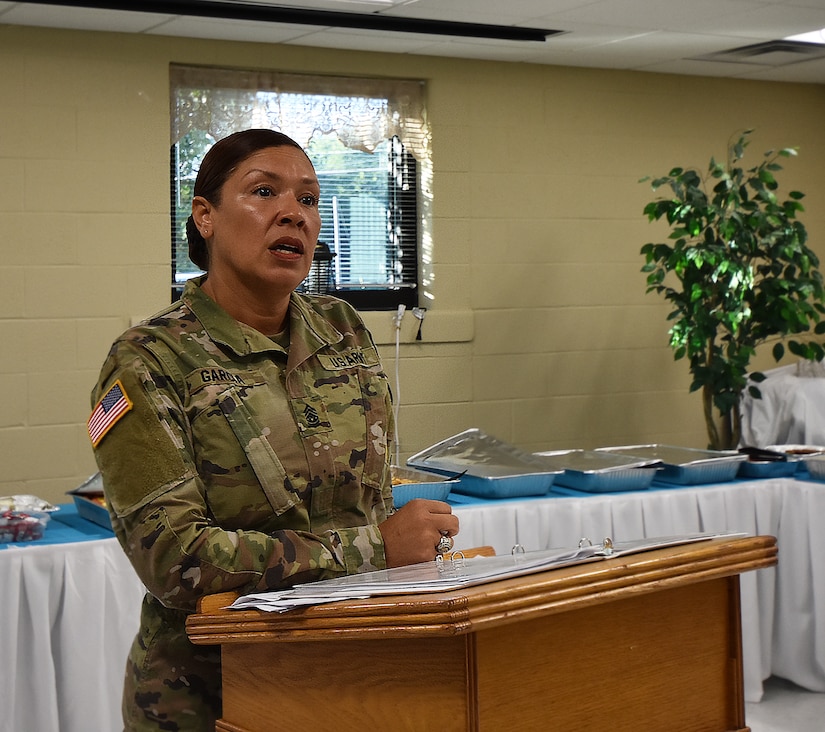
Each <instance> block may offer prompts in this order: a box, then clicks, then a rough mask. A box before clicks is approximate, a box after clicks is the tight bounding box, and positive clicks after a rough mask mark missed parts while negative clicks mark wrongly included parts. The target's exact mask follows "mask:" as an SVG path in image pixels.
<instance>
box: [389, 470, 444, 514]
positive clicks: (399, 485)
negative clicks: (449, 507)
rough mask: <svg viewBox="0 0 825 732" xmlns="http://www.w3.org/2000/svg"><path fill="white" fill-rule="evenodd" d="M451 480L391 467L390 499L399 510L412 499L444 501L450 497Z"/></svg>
mask: <svg viewBox="0 0 825 732" xmlns="http://www.w3.org/2000/svg"><path fill="white" fill-rule="evenodd" d="M453 482H454V481H453V480H450V479H448V480H445V479H444V476H443V475H436V474H435V473H428V472H425V471H424V470H415V469H414V468H402V467H401V466H399V465H393V466H392V498H393V502H394V503H395V507H396V508H401V506H403V505H404V504H405V503H409V502H410V501H411V500H413V498H430V499H432V500H434V501H446V500H447V496H448V495H450V488H451V487H452V484H453Z"/></svg>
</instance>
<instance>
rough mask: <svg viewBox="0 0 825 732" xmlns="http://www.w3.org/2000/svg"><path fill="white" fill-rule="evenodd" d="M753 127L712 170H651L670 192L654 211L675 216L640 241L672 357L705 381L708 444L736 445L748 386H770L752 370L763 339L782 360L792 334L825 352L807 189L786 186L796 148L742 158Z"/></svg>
mask: <svg viewBox="0 0 825 732" xmlns="http://www.w3.org/2000/svg"><path fill="white" fill-rule="evenodd" d="M752 132H753V130H745V131H744V132H742V133H739V134H738V135H735V136H734V139H735V142H733V144H731V145H729V148H728V155H727V160H726V162H725V163H720V162H717V161H716V160H714V159H713V158H711V160H710V164H709V166H708V170H707V173H706V175H704V176H702V175H701V174H700V173H699V171H697V170H696V169H692V168H679V167H677V168H673V169H672V170H671V171H670V173H669V174H668V175H666V176H664V177H661V178H655V179H653V180H652V181H651V185H652V187H653V190H654V191H656V190H659V189H662V188H665V189H667V191H668V193H667V196H661V197H659V198H657V199H656V200H654V201H652V202H650V203H648V204H647V205H646V206H645V208H644V213H645V214H646V215H647V218H648V220H649V221H658V220H659V219H662V218H664V219H665V220H666V221H667V223H668V224H669V225H670V227H671V233H670V236H669V237H668V242H667V243H649V244H645V245H644V246H643V247H642V249H641V253H642V254H643V255H644V258H645V264H644V267H643V268H642V271H643V272H646V273H647V292H656V293H659V294H661V295H663V296H664V298H665V299H666V300H668V301H669V302H670V303H671V305H672V310H671V312H670V314H669V315H668V320H669V321H671V322H672V325H671V327H670V330H669V335H670V347H671V348H672V349H673V357H674V359H675V360H679V359H682V358H686V359H688V362H689V366H690V373H691V376H692V382H691V385H690V391H700V390H701V393H702V405H703V409H704V417H705V425H706V427H707V434H708V446H709V448H711V449H730V448H735V447H737V446H738V445H739V441H740V435H741V413H740V400H741V397H742V394H743V392H744V390H745V388H747V389H748V390H749V392H750V393H751V395H752V396H753V397H754V398H760V397H761V394H760V392H759V388H758V383H759V382H760V381H762V380H764V375H763V374H761V373H753V374H750V375H749V374H748V370H749V365H750V362H751V359H752V357H753V356H754V355H755V353H756V349H757V347H758V346H760V345H761V344H763V343H767V342H773V344H774V345H773V348H772V354H773V358H774V359H775V360H776V361H779V360H780V359H782V357H783V356H784V355H785V345H786V344H787V349H788V350H789V351H790V352H791V353H793V354H795V355H797V356H799V357H800V358H803V359H817V360H821V359H822V358H823V356H825V350H823V347H822V344H820V343H818V342H816V341H815V340H812V339H811V336H812V334H813V333H816V334H822V333H824V332H825V321H821V320H820V317H821V314H822V313H825V306H824V305H823V295H825V290H824V289H823V278H822V275H821V274H820V272H819V271H818V267H819V259H818V257H817V256H816V254H815V253H814V252H813V251H812V250H811V249H810V248H809V247H808V245H807V239H808V236H807V232H806V230H805V226H804V225H803V224H802V222H800V221H798V220H797V218H796V216H797V213H798V212H800V211H803V210H804V208H803V206H802V204H801V203H800V201H801V199H802V198H803V197H804V194H802V193H800V192H799V191H790V192H789V193H788V194H787V200H784V201H781V200H780V199H779V198H778V197H777V189H778V184H777V181H776V175H775V174H776V173H777V171H779V170H782V166H781V165H780V164H779V160H780V158H789V157H791V156H794V155H796V154H797V151H796V149H795V148H784V149H781V150H776V151H773V150H770V151H768V152H766V153H765V154H764V156H763V160H762V161H761V162H760V163H759V165H757V166H756V167H753V168H748V169H745V168H744V167H743V166H742V164H741V163H740V161H741V160H742V158H743V156H744V152H745V148H746V147H747V146H748V144H749V135H750V134H751V133H752ZM649 180H651V179H650V177H647V178H643V179H642V181H649ZM804 334H807V336H805V335H804ZM800 336H801V337H802V338H800ZM749 379H750V384H749Z"/></svg>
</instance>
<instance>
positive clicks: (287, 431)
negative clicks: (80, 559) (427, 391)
mask: <svg viewBox="0 0 825 732" xmlns="http://www.w3.org/2000/svg"><path fill="white" fill-rule="evenodd" d="M200 282H201V281H199V280H198V281H190V282H189V283H187V286H186V288H185V290H184V294H183V296H182V298H181V300H180V301H179V302H178V303H174V304H173V305H171V306H170V307H169V308H167V309H166V310H164V311H162V312H160V313H159V314H157V315H155V316H154V317H152V318H150V319H149V320H147V321H145V322H143V323H141V324H139V325H137V326H135V327H133V328H131V329H130V330H128V331H127V332H126V333H124V334H123V335H122V336H121V337H120V338H118V339H117V341H115V343H114V344H113V346H112V348H111V351H110V353H109V356H108V358H107V360H106V362H105V364H104V366H103V369H102V371H101V375H100V380H99V382H98V384H97V386H96V388H95V389H94V391H93V393H92V404H93V405H97V410H98V411H99V410H100V409H101V402H103V403H104V406H105V404H106V403H107V402H108V403H111V402H112V401H113V395H114V394H117V395H118V396H120V397H122V398H121V400H120V404H121V407H123V409H122V410H121V413H120V415H119V416H115V417H104V418H103V419H104V421H103V422H102V423H101V427H100V429H102V430H103V433H102V436H101V434H99V433H96V434H93V436H92V437H93V444H94V443H96V444H95V448H94V451H95V458H96V460H97V463H98V466H99V468H100V471H101V473H102V476H103V482H104V486H105V492H106V498H107V502H108V506H109V512H110V515H111V518H112V524H113V527H114V529H115V533H116V535H117V538H118V540H119V541H120V543H121V545H122V546H123V548H124V550H125V551H126V553H127V554H128V556H129V558H130V559H131V562H132V564H133V565H134V567H135V569H136V571H137V573H138V575H139V576H140V578H141V579H142V580H143V582H144V584H145V585H146V587H147V589H148V590H149V591H150V592H151V593H152V594H153V595H154V596H155V597H156V598H158V599H159V600H160V601H161V602H162V603H163V604H164V605H166V606H167V607H169V608H176V609H178V610H184V611H189V612H191V611H193V610H194V609H195V607H196V602H197V599H198V598H199V597H200V596H202V595H204V594H211V593H215V592H222V591H225V590H236V591H239V592H249V591H254V590H263V589H273V588H280V587H285V586H289V585H292V584H296V583H299V582H307V581H312V580H317V579H323V578H326V577H332V576H336V575H341V574H352V573H355V572H363V571H369V570H374V569H382V568H384V567H385V564H386V563H385V558H384V547H383V542H382V539H381V534H380V532H379V530H378V527H377V525H378V524H379V523H380V522H381V521H383V520H384V519H385V518H386V516H387V515H388V513H389V512H391V510H392V487H391V480H390V469H389V465H390V458H391V449H390V446H391V442H392V439H393V430H394V424H393V419H392V408H391V401H390V393H389V387H388V383H387V378H386V375H385V374H384V372H383V370H382V367H381V364H380V362H379V358H378V353H377V351H376V348H375V344H374V342H373V341H372V338H371V336H370V334H369V333H368V331H367V330H366V328H365V327H364V325H363V323H362V321H361V319H360V318H359V317H358V315H357V314H356V313H355V311H354V310H353V309H352V308H351V307H350V306H349V305H347V304H346V303H344V302H342V301H340V300H338V299H336V298H332V297H309V296H305V295H300V294H297V293H293V295H292V297H291V302H290V308H289V318H288V321H289V348H288V349H284V348H283V347H281V346H279V345H278V344H277V343H276V342H275V340H273V339H271V338H268V337H266V336H264V335H262V334H261V333H259V332H258V331H256V330H254V329H252V328H250V327H248V326H246V325H244V324H242V323H239V322H238V321H236V320H234V319H233V318H232V317H231V316H229V315H228V314H227V313H226V312H225V311H224V310H223V309H221V308H220V307H219V306H218V305H217V304H216V303H215V302H214V301H212V300H211V299H210V298H209V297H208V296H207V295H206V294H205V293H203V292H202V290H201V289H200ZM93 418H94V413H93ZM93 418H90V419H93ZM90 425H92V421H90ZM90 433H92V427H91V426H90Z"/></svg>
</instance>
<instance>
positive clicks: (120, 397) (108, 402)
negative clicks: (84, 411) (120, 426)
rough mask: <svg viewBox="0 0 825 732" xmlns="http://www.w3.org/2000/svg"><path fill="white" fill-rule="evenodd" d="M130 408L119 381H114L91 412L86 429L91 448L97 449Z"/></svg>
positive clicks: (129, 402) (130, 403)
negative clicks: (87, 429)
mask: <svg viewBox="0 0 825 732" xmlns="http://www.w3.org/2000/svg"><path fill="white" fill-rule="evenodd" d="M131 408H132V402H131V400H130V399H129V397H128V396H127V395H126V390H125V389H124V388H123V384H121V383H120V381H116V382H115V383H114V384H113V385H112V387H111V388H110V389H109V391H107V392H106V393H105V394H104V395H103V397H102V398H101V400H100V401H99V402H98V403H97V406H96V407H95V408H94V410H93V411H92V414H91V416H90V417H89V421H88V423H87V427H88V428H89V437H90V438H91V440H92V446H93V447H97V446H98V444H99V443H100V441H101V440H102V439H103V437H104V436H105V435H106V433H107V432H108V431H109V430H110V429H112V427H114V426H115V424H116V423H117V421H118V420H119V419H120V418H121V417H122V416H123V415H124V414H126V412H128V411H129V410H130V409H131Z"/></svg>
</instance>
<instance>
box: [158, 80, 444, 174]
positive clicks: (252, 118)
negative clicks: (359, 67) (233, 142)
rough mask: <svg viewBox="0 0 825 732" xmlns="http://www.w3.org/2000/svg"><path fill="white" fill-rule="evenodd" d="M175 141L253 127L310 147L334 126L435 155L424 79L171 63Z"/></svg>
mask: <svg viewBox="0 0 825 732" xmlns="http://www.w3.org/2000/svg"><path fill="white" fill-rule="evenodd" d="M170 80H171V91H172V114H171V119H172V130H171V134H172V144H174V143H176V142H178V141H179V140H180V139H181V138H182V137H184V136H186V135H187V134H188V133H189V132H190V131H192V130H204V131H206V132H208V133H209V134H210V135H211V136H212V137H214V138H215V139H216V140H218V139H220V138H222V137H225V136H226V135H228V134H230V133H232V132H236V131H238V130H242V129H247V128H252V127H268V128H271V129H277V130H279V131H281V132H283V133H285V134H287V135H289V136H290V137H292V138H293V139H294V140H295V141H296V142H298V143H299V144H300V145H302V146H304V147H306V146H307V145H308V144H309V141H310V139H311V138H312V136H313V135H314V134H315V133H321V134H329V133H335V134H336V135H337V136H338V138H339V139H340V140H341V142H342V143H343V144H344V145H346V146H347V147H350V148H353V149H357V150H364V151H367V152H371V151H372V150H374V149H375V147H376V146H377V145H378V144H379V143H380V142H382V141H384V140H388V139H390V138H391V137H393V136H398V137H399V138H400V140H401V142H402V143H403V144H404V145H405V146H406V148H407V149H408V150H409V151H410V152H411V153H412V154H413V155H414V156H415V158H416V159H418V160H427V159H428V158H429V148H430V135H429V127H428V125H427V120H426V115H425V109H424V83H423V82H422V81H416V80H408V79H374V78H370V79H366V78H363V79H362V78H350V77H342V76H313V75H305V74H285V73H278V72H274V71H246V70H237V69H218V68H211V67H201V66H179V65H173V66H172V67H171V72H170Z"/></svg>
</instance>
